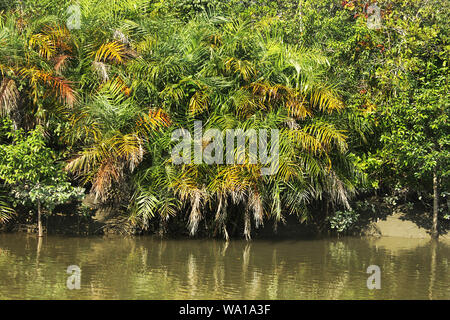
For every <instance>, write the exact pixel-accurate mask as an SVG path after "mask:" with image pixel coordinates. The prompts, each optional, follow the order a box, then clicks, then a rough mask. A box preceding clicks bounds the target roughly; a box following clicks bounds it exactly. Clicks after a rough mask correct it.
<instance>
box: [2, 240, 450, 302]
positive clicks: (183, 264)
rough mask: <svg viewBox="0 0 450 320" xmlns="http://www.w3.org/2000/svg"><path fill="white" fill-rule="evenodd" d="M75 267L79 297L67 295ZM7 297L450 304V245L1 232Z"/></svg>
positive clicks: (3, 292)
mask: <svg viewBox="0 0 450 320" xmlns="http://www.w3.org/2000/svg"><path fill="white" fill-rule="evenodd" d="M70 265H77V266H79V267H80V269H81V289H80V290H69V289H68V288H67V284H66V282H67V278H68V277H69V274H67V267H68V266H70ZM370 265H378V266H379V267H380V270H381V289H379V290H377V289H375V290H369V289H368V288H367V284H366V283H367V278H368V277H369V276H370V275H369V274H367V273H366V271H367V267H368V266H370ZM0 299H450V244H449V243H445V242H439V243H433V242H430V241H428V240H418V239H403V238H381V239H359V238H344V239H327V240H308V241H305V240H302V241H273V242H271V241H253V242H250V243H247V242H243V241H232V242H230V243H228V244H227V243H226V242H223V241H211V240H160V239H155V238H151V237H140V238H99V237H83V238H81V237H79V238H78V237H59V236H46V237H45V238H44V239H43V240H42V241H41V243H39V242H38V240H37V238H36V237H35V236H31V235H25V234H0Z"/></svg>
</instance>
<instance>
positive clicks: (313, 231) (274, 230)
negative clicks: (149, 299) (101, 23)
mask: <svg viewBox="0 0 450 320" xmlns="http://www.w3.org/2000/svg"><path fill="white" fill-rule="evenodd" d="M417 216H418V215H417V214H416V215H415V216H414V218H413V217H411V215H410V214H407V213H403V212H395V213H393V214H390V215H386V216H381V217H377V218H374V219H371V220H365V221H364V220H363V221H362V224H360V225H358V226H357V229H356V230H355V231H354V232H351V233H347V235H356V236H369V237H395V238H410V239H430V238H431V236H430V227H429V226H427V224H426V223H423V221H426V218H427V217H428V215H427V214H425V213H423V214H422V218H421V219H418V218H417ZM44 229H45V232H46V233H48V234H61V235H81V236H84V235H109V234H116V235H144V234H159V232H160V230H159V229H158V228H157V227H155V228H153V229H150V230H146V231H144V230H142V229H140V228H139V227H137V226H134V225H133V224H132V223H131V222H130V221H129V220H128V218H127V217H123V216H112V217H102V218H101V219H99V217H98V216H97V217H95V216H94V217H87V218H86V217H83V218H80V217H79V216H77V215H54V216H51V217H48V218H47V219H45V220H44ZM236 229H239V228H236ZM181 230H183V225H182V224H180V225H179V229H178V230H166V233H165V237H167V238H173V237H177V238H178V237H186V238H188V237H189V236H188V234H187V232H180V231H181ZM0 231H4V232H24V233H36V232H37V224H36V223H34V222H32V221H29V222H25V223H24V222H22V223H13V224H10V225H9V226H4V227H3V229H0ZM241 233H242V232H240V230H237V231H236V232H234V236H233V237H232V239H240V238H242V236H243V235H242V234H241ZM319 236H320V237H323V236H326V237H327V236H336V234H333V233H332V232H330V231H328V230H327V231H325V232H324V231H321V230H320V229H319V228H318V227H317V225H316V224H306V223H302V222H300V221H298V218H297V217H295V216H287V217H286V220H285V223H278V224H277V226H275V224H274V223H273V222H272V221H268V222H266V223H265V225H264V226H262V227H260V228H259V229H256V228H253V229H252V238H253V239H301V238H315V237H319ZM196 238H208V236H206V235H202V234H199V235H198V236H196ZM440 239H443V240H450V231H449V230H448V227H447V225H445V224H444V225H441V232H440Z"/></svg>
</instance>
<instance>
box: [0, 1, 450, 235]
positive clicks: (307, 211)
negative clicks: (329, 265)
mask: <svg viewBox="0 0 450 320" xmlns="http://www.w3.org/2000/svg"><path fill="white" fill-rule="evenodd" d="M71 5H75V6H72V7H70V6H71ZM378 6H379V7H380V9H381V10H380V11H379V12H378V11H376V9H373V7H369V3H366V2H363V1H342V2H341V1H335V0H325V1H318V0H300V1H298V0H292V1H237V0H229V1H227V2H223V1H215V0H201V1H200V0H199V1H186V0H170V1H149V0H126V1H125V0H123V1H97V0H79V1H62V4H61V3H58V5H56V4H54V3H53V1H50V0H40V1H26V0H23V1H9V2H8V1H7V2H4V3H3V4H2V5H0V10H4V11H3V13H1V14H0V43H1V44H2V45H1V47H0V116H1V117H2V118H3V120H4V122H3V123H5V125H4V126H3V127H2V128H1V130H2V131H1V132H0V156H1V159H0V179H1V181H2V182H3V184H4V189H3V191H2V199H3V198H5V197H6V194H9V195H10V196H9V200H8V197H6V199H5V200H2V202H0V219H3V220H5V219H6V218H7V217H10V215H11V214H12V213H13V211H12V210H11V207H14V205H15V204H17V203H18V202H22V203H21V204H22V205H26V203H23V201H21V199H28V200H31V201H32V202H33V201H35V199H40V201H42V202H43V203H46V204H47V205H48V206H50V209H51V207H52V206H54V205H56V204H58V203H64V202H67V201H68V200H69V199H70V198H74V197H75V198H76V197H77V195H79V191H80V189H79V188H78V187H76V186H75V182H76V183H78V184H79V186H84V187H86V188H87V190H88V191H89V192H90V193H91V195H92V196H94V197H95V199H96V200H97V201H98V202H99V203H100V204H101V206H107V207H108V206H109V207H112V208H114V210H115V211H118V212H120V213H122V214H123V215H127V216H129V218H130V221H131V222H132V223H133V224H136V225H138V226H140V227H141V228H143V229H149V228H150V229H152V230H153V229H154V228H152V225H155V224H160V225H161V226H166V225H167V224H168V223H170V221H171V220H174V221H176V220H178V221H185V222H186V223H187V226H188V231H189V232H190V234H192V235H193V234H195V233H196V231H197V229H198V226H199V223H200V222H201V221H203V222H204V225H205V227H206V230H208V231H207V232H208V234H214V235H217V234H219V233H220V234H222V235H223V236H224V237H225V238H228V237H229V231H230V230H229V227H230V226H231V225H236V224H238V225H240V226H242V228H243V235H244V236H245V237H246V238H247V239H249V238H250V236H251V229H252V226H255V227H259V226H260V225H263V224H264V222H265V221H268V220H273V221H274V223H275V226H276V224H277V223H278V222H280V221H284V220H285V217H286V215H288V214H294V215H297V216H298V217H299V219H301V220H302V221H306V222H307V223H308V222H312V221H313V222H315V223H319V222H320V221H322V222H323V223H328V226H329V227H330V228H331V229H336V230H337V231H338V232H344V231H345V230H346V229H348V228H350V227H351V226H352V225H354V223H355V222H356V220H357V218H358V217H359V216H360V213H358V212H356V211H355V210H353V207H355V206H354V204H353V200H355V199H357V198H355V196H356V197H362V196H365V195H370V194H374V193H379V192H382V193H384V194H395V193H396V192H398V191H399V190H402V191H404V190H406V192H407V193H409V194H410V195H411V197H412V198H414V199H422V198H424V199H425V203H427V204H429V203H431V199H432V198H433V197H434V199H435V202H434V206H435V207H436V210H438V211H439V209H440V211H439V213H438V214H439V215H440V216H441V218H443V217H446V215H445V212H446V211H447V210H448V207H447V203H446V202H445V201H438V200H439V199H440V198H441V199H444V200H445V199H447V198H448V196H449V194H448V187H449V183H448V176H449V123H448V116H449V108H448V66H447V61H448V53H449V45H448V22H447V19H446V17H447V15H448V13H449V7H448V4H447V3H446V2H445V1H437V0H435V1H429V2H426V3H422V1H413V0H391V1H379V2H378ZM374 17H375V18H376V19H378V20H373V19H374ZM373 21H375V22H376V23H375V25H372V24H371V23H373ZM377 23H378V24H377ZM374 26H375V27H374ZM194 121H202V123H203V126H204V129H205V130H206V129H212V128H216V129H219V130H220V131H221V132H225V130H227V129H237V128H242V129H245V130H248V129H254V130H259V129H278V130H279V146H278V147H279V163H278V164H279V169H278V171H277V172H276V174H274V175H267V176H264V175H261V174H260V170H261V167H262V164H261V163H259V164H254V163H251V161H250V160H249V159H246V161H245V162H244V163H243V164H234V165H225V164H224V165H220V164H214V165H207V164H204V163H202V164H199V163H192V162H191V163H190V164H182V165H176V164H174V163H173V162H172V160H171V152H170V150H171V148H172V147H173V146H174V145H175V142H174V141H172V140H171V135H172V132H173V131H174V130H176V129H179V128H185V129H187V130H189V131H191V132H192V130H193V125H194ZM208 142H209V141H208V140H206V141H203V142H202V143H203V145H204V147H205V148H207V147H206V145H207V144H208ZM63 161H65V163H66V164H65V166H62V165H61V164H62V162H63ZM68 174H69V176H70V177H71V179H73V182H72V183H71V182H70V181H69V176H68ZM30 186H31V187H30ZM436 192H437V193H436ZM317 211H320V213H318V212H317Z"/></svg>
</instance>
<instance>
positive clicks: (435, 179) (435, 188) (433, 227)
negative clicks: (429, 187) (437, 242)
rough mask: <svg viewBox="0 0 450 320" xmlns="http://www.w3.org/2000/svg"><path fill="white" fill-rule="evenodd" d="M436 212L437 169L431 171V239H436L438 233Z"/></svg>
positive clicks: (437, 205)
mask: <svg viewBox="0 0 450 320" xmlns="http://www.w3.org/2000/svg"><path fill="white" fill-rule="evenodd" d="M438 211H439V188H438V177H437V168H436V167H435V168H434V170H433V226H432V229H431V237H432V238H433V239H437V238H438V237H439V232H438Z"/></svg>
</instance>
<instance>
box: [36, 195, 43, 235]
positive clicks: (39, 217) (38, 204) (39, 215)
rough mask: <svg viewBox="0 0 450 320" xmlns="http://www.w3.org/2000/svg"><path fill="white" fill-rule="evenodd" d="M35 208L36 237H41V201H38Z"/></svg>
mask: <svg viewBox="0 0 450 320" xmlns="http://www.w3.org/2000/svg"><path fill="white" fill-rule="evenodd" d="M37 207H38V236H39V237H42V236H43V232H42V218H41V201H39V200H38V202H37Z"/></svg>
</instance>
